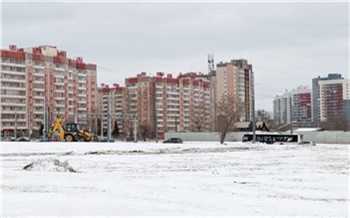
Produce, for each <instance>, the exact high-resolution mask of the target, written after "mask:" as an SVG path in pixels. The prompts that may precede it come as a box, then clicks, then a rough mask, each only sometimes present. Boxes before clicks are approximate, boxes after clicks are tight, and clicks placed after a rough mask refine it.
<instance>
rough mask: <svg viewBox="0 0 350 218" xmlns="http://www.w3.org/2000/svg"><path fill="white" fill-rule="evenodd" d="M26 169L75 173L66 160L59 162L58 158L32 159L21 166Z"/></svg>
mask: <svg viewBox="0 0 350 218" xmlns="http://www.w3.org/2000/svg"><path fill="white" fill-rule="evenodd" d="M23 169H24V170H27V171H45V172H71V173H76V172H77V171H76V170H74V169H73V167H71V166H70V165H69V163H68V160H66V161H63V162H61V161H60V160H58V159H51V158H50V159H42V160H37V161H33V162H31V163H30V164H27V165H25V166H24V167H23Z"/></svg>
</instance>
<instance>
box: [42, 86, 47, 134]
mask: <svg viewBox="0 0 350 218" xmlns="http://www.w3.org/2000/svg"><path fill="white" fill-rule="evenodd" d="M46 129H47V114H46V94H45V93H44V129H43V137H44V140H46V133H47V130H46Z"/></svg>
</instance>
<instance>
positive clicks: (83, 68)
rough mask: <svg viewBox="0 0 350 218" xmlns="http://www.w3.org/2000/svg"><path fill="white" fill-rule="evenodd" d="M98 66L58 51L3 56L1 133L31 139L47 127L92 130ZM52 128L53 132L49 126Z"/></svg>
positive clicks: (13, 49)
mask: <svg viewBox="0 0 350 218" xmlns="http://www.w3.org/2000/svg"><path fill="white" fill-rule="evenodd" d="M96 82H97V73H96V65H94V64H86V63H84V62H83V59H82V58H81V57H78V58H76V59H71V58H68V57H67V52H66V51H60V50H58V49H57V48H56V47H55V46H48V45H44V46H38V47H32V48H20V49H17V47H16V46H14V45H11V46H10V47H9V50H1V102H0V106H1V132H2V134H4V135H6V134H7V135H13V134H14V132H15V131H16V130H19V131H21V132H22V134H26V135H29V134H30V131H31V130H36V129H38V128H39V124H40V123H41V122H43V121H44V108H45V106H46V108H47V111H48V123H49V125H51V124H54V122H55V121H56V119H57V118H58V117H63V119H64V121H65V122H73V121H75V122H78V123H80V124H81V125H83V126H86V128H87V127H88V126H89V125H91V123H90V121H89V119H88V117H87V115H88V114H89V113H91V112H93V111H96V106H95V105H96V103H97V83H96ZM49 125H48V126H49Z"/></svg>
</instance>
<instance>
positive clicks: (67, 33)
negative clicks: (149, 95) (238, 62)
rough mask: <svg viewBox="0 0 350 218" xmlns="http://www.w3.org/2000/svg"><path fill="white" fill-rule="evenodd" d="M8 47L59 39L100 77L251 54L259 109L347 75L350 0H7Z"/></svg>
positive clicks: (202, 68)
mask: <svg viewBox="0 0 350 218" xmlns="http://www.w3.org/2000/svg"><path fill="white" fill-rule="evenodd" d="M1 10H2V17H1V29H2V31H1V32H2V33H3V34H2V37H1V45H2V48H3V49H8V46H9V45H12V44H13V45H17V47H19V48H27V47H36V46H40V45H53V46H56V47H57V49H59V50H64V51H67V56H68V57H69V58H76V57H83V59H84V62H86V63H93V64H96V65H97V73H98V84H99V85H100V84H101V83H106V84H110V85H112V84H113V83H119V84H120V85H122V86H123V85H124V81H125V78H128V77H132V76H136V75H137V74H139V73H140V72H147V74H148V75H152V76H154V75H156V72H159V71H161V72H164V73H166V74H167V73H172V74H173V75H174V76H177V75H178V74H179V73H180V72H182V73H186V72H203V73H207V72H208V66H207V57H208V54H210V53H212V54H214V61H215V64H216V63H218V62H220V61H223V62H228V61H230V60H231V59H246V60H247V61H248V63H249V64H252V65H253V71H254V74H255V84H256V87H255V92H256V109H265V110H268V111H271V112H272V105H273V98H274V97H275V96H276V95H280V94H283V93H284V92H285V90H286V89H287V90H292V89H296V88H297V87H298V86H301V85H302V86H304V85H309V86H311V84H312V78H315V77H318V76H321V77H326V76H327V75H328V74H329V73H340V74H342V76H343V77H344V78H345V79H348V78H349V2H347V1H344V2H323V3H322V2H248V3H246V2H131V3H128V2H113V1H109V2H102V3H101V2H79V1H75V2H67V1H65V2H58V1H56V2H25V1H21V2H10V1H3V2H2V4H1Z"/></svg>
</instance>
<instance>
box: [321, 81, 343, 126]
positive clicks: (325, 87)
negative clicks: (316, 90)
mask: <svg viewBox="0 0 350 218" xmlns="http://www.w3.org/2000/svg"><path fill="white" fill-rule="evenodd" d="M349 85H350V80H349V79H338V80H323V81H319V87H320V121H321V126H322V127H324V128H325V129H330V130H349V129H350V125H349V124H350V119H349V118H350V107H349V105H350V89H349Z"/></svg>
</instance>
